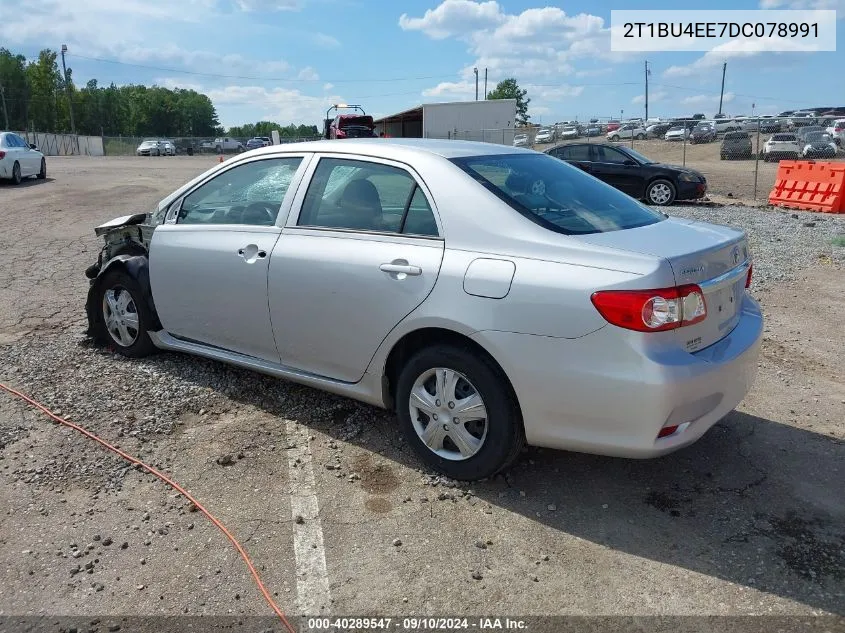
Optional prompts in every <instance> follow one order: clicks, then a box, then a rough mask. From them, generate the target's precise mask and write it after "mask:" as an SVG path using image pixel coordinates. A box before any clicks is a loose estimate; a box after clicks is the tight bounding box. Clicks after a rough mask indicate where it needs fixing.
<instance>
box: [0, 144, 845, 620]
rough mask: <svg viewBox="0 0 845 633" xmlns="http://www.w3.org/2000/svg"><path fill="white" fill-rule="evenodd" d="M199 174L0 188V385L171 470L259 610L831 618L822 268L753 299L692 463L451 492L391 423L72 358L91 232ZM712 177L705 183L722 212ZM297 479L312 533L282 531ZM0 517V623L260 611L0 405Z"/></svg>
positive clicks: (214, 564) (122, 492)
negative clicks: (319, 571) (755, 346)
mask: <svg viewBox="0 0 845 633" xmlns="http://www.w3.org/2000/svg"><path fill="white" fill-rule="evenodd" d="M688 149H689V148H688ZM694 149H696V150H698V148H697V147H696V148H694ZM710 149H711V148H710V147H703V148H702V151H704V150H708V151H709V150H710ZM215 162H216V158H215V157H193V158H187V157H185V158H183V157H178V158H160V159H159V158H153V159H148V158H112V159H93V158H65V159H59V158H56V159H51V160H50V162H49V178H48V180H47V181H43V182H42V181H34V180H33V181H31V182H27V183H25V184H24V185H22V186H19V187H11V186H9V185H0V223H2V226H3V230H2V232H0V381H2V382H4V383H6V384H8V385H10V386H13V387H16V388H20V389H23V390H25V391H27V392H28V393H31V394H32V395H34V396H35V397H37V398H38V399H40V400H43V401H45V402H48V403H53V404H52V405H51V406H53V407H55V408H60V409H61V411H62V412H63V414H64V415H67V416H69V417H70V418H71V419H72V420H74V421H76V422H78V423H80V424H82V425H84V426H86V427H89V428H91V429H92V430H94V431H96V432H97V433H100V434H101V435H102V436H104V437H105V438H106V439H108V440H110V441H114V442H118V443H119V444H120V445H121V446H122V447H123V448H125V449H126V450H128V451H129V452H134V453H136V454H139V455H140V456H141V457H143V458H145V459H148V460H151V461H152V463H153V464H155V465H158V466H160V467H162V468H164V469H165V470H167V471H168V472H170V473H172V474H173V476H174V477H175V479H176V480H177V481H179V482H181V483H182V484H183V485H185V486H186V487H187V488H189V489H190V490H191V491H192V492H193V493H194V494H196V495H197V497H198V498H199V499H200V500H202V501H203V502H206V503H207V505H208V506H209V507H210V509H211V510H212V511H213V512H215V513H216V514H217V515H218V516H219V518H220V519H221V520H222V521H223V522H224V523H225V524H226V525H227V526H228V527H229V528H230V529H231V530H232V531H233V532H234V533H235V534H236V535H237V536H238V537H239V538H240V540H241V542H242V543H243V544H244V546H245V547H246V549H247V550H248V551H249V553H250V555H251V556H252V557H253V559H254V560H255V561H256V563H257V564H258V565H259V569H260V572H261V574H262V577H263V579H264V581H265V582H266V584H267V586H268V588H269V589H270V591H271V592H273V593H274V595H275V596H276V600H277V601H278V602H279V604H280V606H281V607H282V609H285V610H287V611H289V612H292V613H297V612H298V610H299V609H301V608H302V607H303V605H305V606H306V607H308V605H311V606H312V607H313V606H314V602H313V601H312V602H309V596H308V595H302V594H303V593H306V594H307V593H308V590H313V591H315V592H316V593H315V594H311V598H313V600H316V598H315V597H314V596H319V595H322V594H320V592H321V591H323V590H325V591H326V593H325V597H326V599H327V600H328V601H329V602H328V605H327V606H326V609H325V610H324V613H331V614H334V615H341V614H346V615H352V614H354V615H368V614H392V615H405V614H428V615H475V616H478V615H490V614H493V615H499V616H505V615H511V616H528V615H552V614H571V615H591V614H593V615H595V614H601V615H751V614H753V615H792V614H800V615H813V614H816V615H817V614H837V615H845V497H843V493H842V489H843V481H845V424H844V423H845V415H843V412H845V336H843V335H842V327H841V325H842V316H841V315H842V314H843V312H845V292H843V290H845V283H843V277H842V271H841V269H835V268H833V267H832V265H831V262H830V261H829V260H825V259H821V260H819V261H818V263H817V264H816V265H814V266H811V267H810V268H807V269H805V270H803V271H801V273H800V275H799V276H798V278H797V279H795V280H793V281H790V282H788V283H782V284H779V285H776V286H775V287H773V288H772V289H771V290H769V291H768V292H765V293H763V294H760V295H759V299H760V300H761V302H762V305H763V308H764V311H765V316H766V320H767V325H766V331H765V341H764V346H763V354H762V358H761V363H760V368H759V375H758V379H757V381H756V384H755V386H754V388H753V391H752V392H751V393H750V394H749V396H748V397H747V399H746V400H745V401H744V402H743V403H742V405H741V406H740V407H739V409H738V411H736V412H734V413H732V414H731V415H729V416H728V417H727V418H726V419H724V420H723V421H722V422H720V423H719V424H718V425H717V426H715V427H714V428H713V429H712V430H711V431H710V432H709V433H708V434H707V435H706V436H705V437H704V438H702V440H700V441H699V442H698V443H697V444H695V445H694V446H692V447H690V448H687V449H684V450H682V451H680V452H678V453H675V454H673V455H670V456H668V457H665V458H661V459H658V460H648V461H631V460H620V459H611V458H603V457H596V456H589V455H580V454H572V453H565V452H558V451H550V450H538V449H529V450H528V451H527V452H526V453H525V454H524V455H523V456H522V458H521V460H520V462H519V463H518V464H517V466H516V467H515V468H514V469H513V470H512V471H511V472H510V473H509V474H508V475H507V476H506V477H498V478H496V479H494V480H492V481H486V482H481V483H477V484H473V485H471V486H465V485H455V484H454V483H453V482H448V481H442V480H440V479H439V478H437V477H433V476H430V475H429V474H428V473H426V472H425V471H423V470H422V469H421V468H420V465H419V463H418V462H417V461H416V459H415V458H414V457H413V455H412V453H411V451H410V449H409V447H408V446H406V445H405V444H404V443H403V441H402V440H401V438H400V436H399V433H398V431H397V428H396V424H395V420H394V417H393V415H391V414H390V413H387V412H383V411H380V410H377V409H373V408H371V407H367V406H364V405H360V404H357V403H354V402H352V401H348V400H344V399H342V398H336V397H333V396H328V395H325V394H321V393H319V392H316V391H314V390H311V389H307V388H304V387H298V386H294V385H290V384H288V383H284V382H282V381H276V380H271V379H269V378H265V377H260V376H257V375H255V374H251V373H249V372H246V371H240V370H237V369H233V368H228V367H224V366H221V365H219V364H216V363H212V362H207V361H203V360H199V359H195V358H191V357H187V356H182V355H177V354H161V355H159V356H156V357H154V358H152V359H147V360H144V361H137V362H130V361H125V360H123V359H121V358H119V357H117V356H115V355H113V354H111V353H109V352H108V351H105V350H101V349H98V348H93V347H91V346H90V345H88V344H86V343H85V340H84V334H83V332H84V328H85V319H84V309H83V305H84V299H85V293H86V291H87V280H86V279H85V277H84V274H83V271H84V270H85V268H86V267H87V266H88V265H90V264H91V263H92V262H93V261H94V260H95V258H96V254H97V252H98V243H97V241H96V240H95V238H94V235H93V230H92V229H93V227H94V226H95V225H96V224H98V223H101V222H103V221H105V220H108V219H111V218H113V217H116V216H119V215H124V214H127V213H131V212H137V211H146V210H148V209H150V208H151V206H152V205H153V204H154V203H155V202H156V201H158V200H159V199H160V198H162V197H163V196H164V195H166V194H167V193H169V192H170V191H172V190H173V189H174V188H175V187H176V186H178V185H180V184H181V183H183V182H184V181H186V180H187V179H188V178H190V177H191V176H193V175H196V174H197V173H199V172H201V171H202V170H204V169H206V168H209V167H211V166H213V164H214V163H215ZM711 162H712V161H711ZM702 164H703V163H702ZM735 167H736V166H735V165H732V164H730V163H728V164H725V165H724V166H723V165H721V164H719V161H718V160H716V161H715V163H714V164H712V165H710V166H708V167H707V168H706V169H705V173H707V175H708V177H709V178H710V179H711V182H715V181H717V180H718V179H719V178H725V180H727V179H728V177H731V178H734V181H733V182H734V184H732V185H726V187H728V188H733V189H734V190H735V191H740V190H741V188H742V187H744V186H746V185H745V184H743V183H744V181H742V182H740V180H741V179H740V176H739V175H738V174H737V173H736V172H734V169H735ZM760 167H761V171H762V169H763V168H764V167H765V169H766V173H767V174H769V172H770V171H771V170H774V169H775V167H774V166H772V165H765V166H764V165H763V164H762V163H761V165H760ZM707 169H710V170H712V171H707ZM718 170H723V171H718ZM720 174H721V175H720ZM770 176H771V177H773V175H771V174H770ZM33 359H34V360H33ZM165 397H166V398H167V400H168V402H171V403H172V404H168V405H167V406H168V407H170V408H167V407H165V406H164V404H162V402H163V400H161V401H160V400H159V399H160V398H161V399H163V398H165ZM309 469H310V470H309ZM312 473H313V485H312V488H313V492H314V495H315V497H316V502H317V503H318V511H317V514H316V516H317V517H319V523H318V524H317V525H315V522H313V521H312V517H310V516H309V517H306V518H305V519H303V520H302V523H300V521H299V520H298V519H296V516H297V515H296V512H297V511H296V509H295V508H294V509H292V507H293V506H292V504H297V503H299V500H298V498H297V497H296V495H295V494H293V493H294V492H295V491H296V490H297V489H300V487H301V486H302V485H311V484H309V483H308V482H309V481H310V477H311V476H312ZM0 508H2V513H0V616H9V615H44V614H47V615H92V614H98V615H116V614H119V615H156V614H168V615H177V614H190V615H212V614H213V615H239V616H240V615H266V614H268V613H269V609H268V607H267V605H266V603H265V602H264V601H263V599H262V597H261V595H260V594H259V592H258V591H257V589H256V588H255V586H254V585H253V584H252V581H251V580H250V578H249V576H248V574H247V571H246V569H245V567H244V566H243V564H242V562H241V561H240V559H239V558H238V557H237V555H236V553H235V552H234V550H233V549H232V547H231V546H230V545H229V544H228V542H227V541H226V540H225V539H224V537H223V536H222V535H221V534H220V533H219V532H218V531H217V530H216V529H215V528H214V527H213V526H211V525H210V524H209V523H208V521H207V520H205V519H204V518H203V517H202V516H201V515H200V514H198V513H196V512H191V508H190V507H189V504H188V503H187V502H186V501H185V500H184V499H183V498H181V497H180V496H179V495H176V494H174V493H173V491H171V490H169V489H167V488H165V487H164V486H163V485H162V484H160V483H158V482H157V481H156V480H154V479H153V478H151V477H150V476H148V475H145V474H143V473H141V472H137V471H135V470H133V469H131V468H128V467H126V465H125V464H124V463H122V462H121V461H119V460H118V459H117V458H114V457H111V456H109V455H108V454H106V453H104V452H103V451H102V449H100V448H99V447H96V446H94V445H92V444H91V443H90V441H89V440H86V439H84V438H82V437H80V436H78V435H76V434H74V433H73V432H72V431H69V430H67V429H64V428H61V427H58V426H56V425H54V424H52V423H51V422H50V421H49V420H48V419H47V418H45V417H44V416H43V415H40V414H38V413H36V412H34V411H33V410H32V409H29V408H27V407H26V406H25V405H24V404H23V403H21V402H20V401H18V400H15V399H12V398H11V397H9V396H7V395H6V394H4V393H0ZM298 530H299V532H298ZM302 530H305V531H304V532H303V531H302ZM303 538H307V539H312V540H313V542H312V543H311V544H312V545H313V546H314V547H312V548H311V549H314V550H316V551H317V552H318V553H319V554H323V553H324V558H325V570H326V574H327V579H326V580H327V585H326V586H325V587H321V586H320V585H319V583H316V584H314V583H313V582H312V579H311V578H310V577H309V576H308V574H310V573H312V571H313V570H311V569H310V568H309V567H308V564H307V563H308V560H311V559H309V558H308V557H309V556H311V554H309V553H308V552H309V551H310V550H307V549H306V551H305V552H304V553H303V552H302V551H300V550H299V549H297V547H298V546H297V543H298V542H299V543H302V542H303V540H302V539H303ZM307 542H311V541H307ZM312 558H313V557H312ZM312 562H313V561H312ZM309 583H311V584H309ZM317 606H319V605H317Z"/></svg>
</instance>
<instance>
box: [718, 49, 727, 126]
mask: <svg viewBox="0 0 845 633" xmlns="http://www.w3.org/2000/svg"><path fill="white" fill-rule="evenodd" d="M727 69H728V62H725V63H724V64H722V91H721V92H720V93H719V114H722V97H724V96H725V71H726V70H727Z"/></svg>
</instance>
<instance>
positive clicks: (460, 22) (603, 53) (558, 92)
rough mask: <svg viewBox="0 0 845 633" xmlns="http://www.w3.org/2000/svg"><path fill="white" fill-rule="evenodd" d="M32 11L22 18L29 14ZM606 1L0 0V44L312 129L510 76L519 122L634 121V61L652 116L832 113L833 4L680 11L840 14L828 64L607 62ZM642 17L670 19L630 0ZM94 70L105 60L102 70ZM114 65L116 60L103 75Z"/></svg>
mask: <svg viewBox="0 0 845 633" xmlns="http://www.w3.org/2000/svg"><path fill="white" fill-rule="evenodd" d="M33 5H34V8H33ZM636 7H637V5H634V4H633V3H632V2H630V1H629V0H624V1H623V0H616V1H615V2H600V1H592V2H590V1H585V0H577V1H572V2H559V3H551V2H542V1H538V0H501V1H495V0H487V1H473V0H439V1H438V0H427V1H424V0H403V1H400V2H397V1H394V0H85V1H84V2H71V1H69V0H0V24H3V42H2V45H4V46H6V47H9V48H11V49H13V50H15V51H17V52H22V53H24V54H25V55H27V56H34V55H37V52H38V50H39V49H41V48H44V47H50V48H53V49H58V48H60V46H61V44H62V43H66V44H67V45H68V48H69V55H68V65H69V66H71V67H72V68H73V75H74V80H75V81H76V82H77V83H84V82H85V81H87V80H88V79H91V78H96V79H98V80H99V81H100V83H101V84H107V83H110V82H114V83H116V84H124V83H146V84H152V83H156V84H159V85H163V86H168V87H176V86H180V87H186V88H195V89H197V90H201V91H203V92H205V93H207V94H208V95H209V96H210V97H211V98H212V100H213V101H214V103H215V105H216V107H217V111H218V114H219V115H220V119H221V122H222V123H223V124H224V125H226V126H229V125H236V124H240V123H245V122H252V121H256V120H259V119H271V120H276V121H279V122H280V123H290V122H295V123H309V124H310V123H314V124H317V123H319V121H320V120H321V118H322V116H323V115H324V114H325V111H326V108H328V107H329V106H330V105H331V104H332V103H336V102H347V103H359V104H361V105H363V106H364V108H365V109H366V110H367V112H368V113H371V114H375V115H381V114H389V113H392V112H396V111H399V110H402V109H405V108H408V107H412V106H414V105H417V104H419V103H422V102H436V101H456V100H468V99H474V98H475V79H474V74H473V70H472V69H473V67H478V68H479V76H480V81H479V83H480V85H481V92H482V94H483V75H484V68H485V67H486V68H487V69H488V85H489V87H490V88H491V89H492V88H493V86H495V84H496V82H497V81H499V80H501V79H503V78H505V77H508V76H514V77H516V78H517V80H518V81H519V83H520V84H521V85H522V86H523V87H525V88H527V89H528V91H529V94H528V96H529V97H531V106H530V114H531V116H532V120H533V121H537V122H540V123H550V122H554V121H560V120H565V119H571V118H576V117H577V118H579V119H585V118H589V117H593V116H596V117H609V116H618V115H619V114H620V111H623V110H624V115H625V116H629V115H631V116H634V115H640V116H641V115H642V114H643V112H644V110H643V103H642V101H643V99H642V95H643V92H644V89H643V83H644V72H643V63H644V61H645V60H646V59H648V61H649V62H650V64H651V69H652V74H651V78H650V88H649V93H650V107H649V114H650V115H651V116H676V115H682V114H691V113H694V112H704V113H707V114H708V115H712V114H713V113H715V112H716V110H717V108H718V100H719V87H720V86H719V84H720V80H721V67H722V63H723V62H725V61H727V63H728V71H727V81H726V86H725V93H726V94H725V105H724V107H723V110H724V111H725V112H727V113H729V114H749V113H750V112H751V105H752V103H755V104H756V112H762V113H777V112H779V111H781V110H786V109H795V108H797V107H801V106H807V107H812V106H814V105H837V106H838V105H845V74H843V73H845V52H843V48H842V47H843V46H845V39H844V38H843V32H845V0H707V2H706V3H701V4H700V5H698V7H696V5H687V7H686V8H689V9H692V8H707V9H722V8H724V9H728V8H730V9H757V8H761V7H762V8H831V9H837V10H838V18H839V19H838V20H837V40H838V42H839V50H838V51H836V52H814V53H770V52H765V53H755V54H748V53H742V52H737V51H732V50H730V49H727V50H722V51H713V52H707V53H704V52H699V53H691V52H682V53H678V52H674V53H671V52H664V53H613V52H611V51H610V36H609V31H608V29H609V26H610V11H611V9H632V8H636ZM639 7H640V8H642V9H677V8H678V7H679V5H678V3H677V1H676V0H675V1H673V2H669V1H668V0H666V1H664V0H643V1H642V2H641V3H639ZM105 60H108V61H105ZM116 62H120V63H116Z"/></svg>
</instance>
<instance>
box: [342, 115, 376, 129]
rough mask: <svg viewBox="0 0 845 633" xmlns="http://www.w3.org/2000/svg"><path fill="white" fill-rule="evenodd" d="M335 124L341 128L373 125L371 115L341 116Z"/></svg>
mask: <svg viewBox="0 0 845 633" xmlns="http://www.w3.org/2000/svg"><path fill="white" fill-rule="evenodd" d="M337 126H338V127H339V128H341V129H344V128H347V127H350V126H354V127H373V117H371V116H342V117H341V118H340V120H339V121H338V122H337Z"/></svg>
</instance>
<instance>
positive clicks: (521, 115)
mask: <svg viewBox="0 0 845 633" xmlns="http://www.w3.org/2000/svg"><path fill="white" fill-rule="evenodd" d="M527 94H528V91H527V90H523V89H521V88H520V87H519V84H518V83H517V81H516V79H514V78H513V77H508V78H507V79H504V80H502V81H500V82H499V83H498V84H496V87H495V88H494V89H493V90H491V91H490V92H488V93H487V98H488V99H516V121H517V123H519V124H520V125H526V124H527V123H528V120H529V119H530V118H531V116H530V115H529V114H528V104H529V103H531V99H529V98H528V97H527V96H526V95H527Z"/></svg>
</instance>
